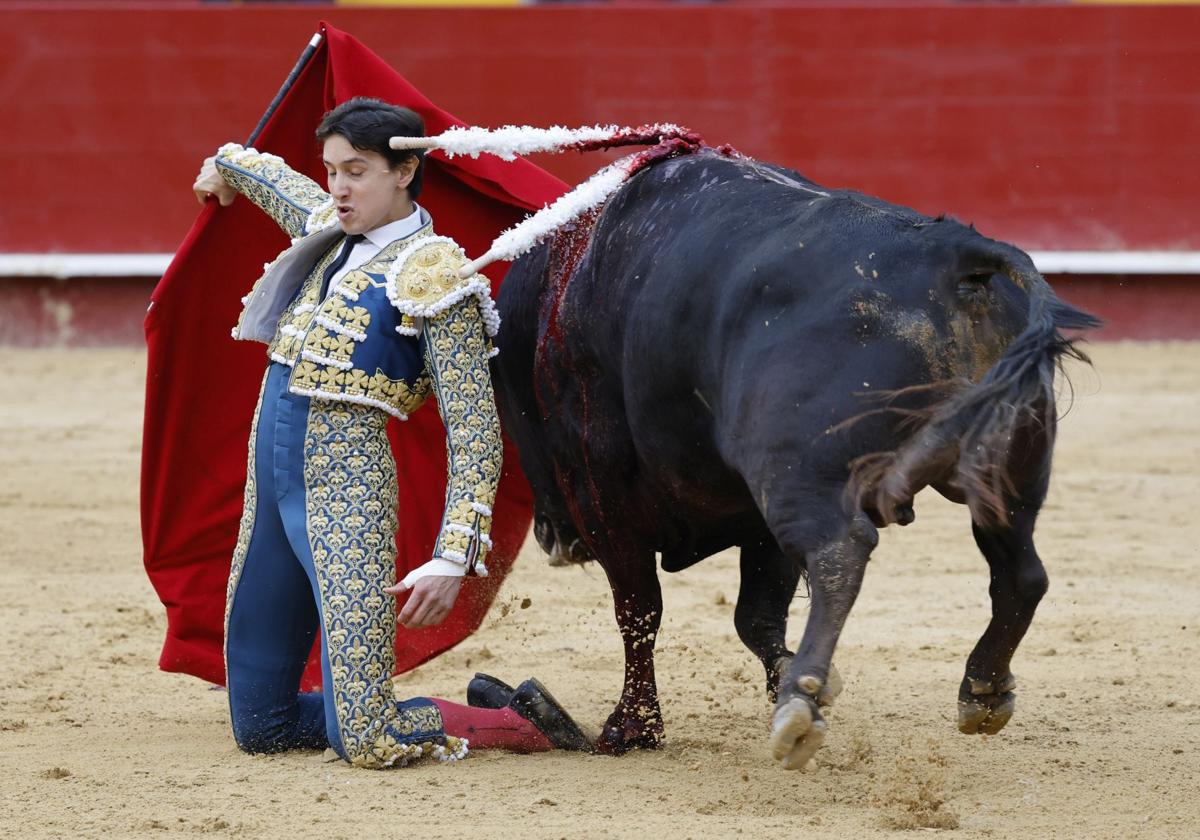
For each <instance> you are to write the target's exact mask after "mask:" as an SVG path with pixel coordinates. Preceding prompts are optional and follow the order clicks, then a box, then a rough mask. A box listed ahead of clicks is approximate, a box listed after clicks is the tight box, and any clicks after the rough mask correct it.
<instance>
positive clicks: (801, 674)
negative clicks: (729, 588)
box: [770, 514, 879, 770]
mask: <svg viewBox="0 0 1200 840" xmlns="http://www.w3.org/2000/svg"><path fill="white" fill-rule="evenodd" d="M843 518H844V515H843ZM835 523H836V520H834V521H832V522H831V521H825V522H816V523H814V525H815V527H814V528H813V530H814V531H815V532H816V533H805V532H804V531H803V530H801V531H799V532H798V533H795V532H794V533H790V534H788V533H787V532H786V531H785V532H784V535H783V538H782V539H781V540H780V545H781V546H783V547H784V551H787V552H789V553H790V552H794V551H803V552H804V556H805V558H806V560H807V563H808V582H809V589H810V591H811V598H812V602H811V604H810V606H809V614H808V624H807V625H806V627H805V629H804V638H803V639H802V640H801V642H800V649H799V650H798V651H796V655H795V657H794V658H793V659H792V664H791V667H790V668H789V669H788V674H787V677H786V678H785V679H784V680H783V683H782V685H780V687H779V699H778V701H777V703H776V705H775V714H774V717H773V718H772V721H771V738H770V745H771V752H772V754H773V755H774V756H775V759H776V760H778V761H780V762H782V764H783V766H784V768H785V769H788V770H801V769H803V768H804V766H805V765H806V764H807V763H808V761H809V759H811V758H812V757H813V755H814V754H815V753H816V751H817V749H818V748H819V747H820V746H821V742H822V741H823V740H824V738H825V729H826V724H825V719H824V717H822V715H821V712H820V706H821V705H822V704H823V701H824V700H825V699H826V698H827V697H828V696H829V693H830V689H831V688H832V684H833V682H834V677H835V676H836V672H833V671H832V658H833V651H834V648H835V647H836V646H837V642H838V637H839V636H841V633H842V628H843V626H844V625H845V623H846V617H847V616H848V615H849V614H850V608H851V607H853V606H854V601H855V599H856V598H857V597H858V590H859V588H860V587H861V585H862V579H863V574H864V573H865V571H866V568H867V561H868V560H869V559H870V556H871V551H872V549H874V548H875V546H876V544H877V543H878V542H879V533H878V531H876V529H875V527H874V526H873V525H872V524H871V522H870V520H868V519H867V517H866V516H865V515H863V514H857V515H855V516H854V517H853V518H852V519H851V520H849V521H848V522H846V523H845V525H844V526H843V527H842V528H841V529H836V525H835ZM831 525H835V527H834V528H832V529H831V528H830V526H831ZM830 530H834V531H835V532H836V531H837V530H840V531H841V533H840V534H839V535H838V536H835V537H833V538H824V539H822V537H821V536H820V534H821V532H825V533H828V532H829V531H830Z"/></svg>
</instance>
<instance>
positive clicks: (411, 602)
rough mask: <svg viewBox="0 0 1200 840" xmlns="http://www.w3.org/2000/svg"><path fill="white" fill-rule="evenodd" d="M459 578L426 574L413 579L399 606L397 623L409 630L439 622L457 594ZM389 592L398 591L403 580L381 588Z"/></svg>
mask: <svg viewBox="0 0 1200 840" xmlns="http://www.w3.org/2000/svg"><path fill="white" fill-rule="evenodd" d="M461 586H462V578H461V577H457V576H454V575H428V576H427V577H423V578H420V579H419V580H417V581H416V582H415V583H413V588H412V591H411V592H410V594H409V596H408V602H407V603H405V605H404V609H402V610H400V623H401V624H402V625H404V626H405V627H407V628H408V629H410V630H414V629H416V628H418V627H432V626H434V625H435V624H441V623H442V622H443V621H445V620H446V616H448V615H450V609H451V608H452V607H453V606H454V601H455V600H456V599H457V598H458V590H459V587H461ZM383 591H384V592H387V593H389V594H391V595H400V594H402V593H403V592H404V591H405V589H404V587H403V584H400V583H397V584H396V585H395V586H391V587H388V588H387V589H385V590H383Z"/></svg>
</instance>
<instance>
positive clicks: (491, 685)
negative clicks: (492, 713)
mask: <svg viewBox="0 0 1200 840" xmlns="http://www.w3.org/2000/svg"><path fill="white" fill-rule="evenodd" d="M514 691H515V689H514V688H513V687H512V686H511V685H509V684H508V683H506V682H503V681H502V680H498V679H496V678H495V677H493V676H490V675H489V674H478V673H477V674H475V678H474V679H473V680H471V681H470V682H469V683H467V705H468V706H474V707H475V708H477V709H503V708H504V707H505V706H507V705H508V701H509V700H511V699H512V696H513V692H514Z"/></svg>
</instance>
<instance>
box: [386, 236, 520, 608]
mask: <svg viewBox="0 0 1200 840" xmlns="http://www.w3.org/2000/svg"><path fill="white" fill-rule="evenodd" d="M466 263H467V259H466V256H465V255H464V254H463V252H462V249H461V248H459V247H458V246H457V245H456V244H455V243H454V242H453V241H452V240H450V239H447V238H445V237H439V236H435V237H429V238H426V239H424V240H422V241H420V242H417V243H414V245H413V246H412V248H411V253H409V254H407V255H404V254H402V255H400V256H399V257H398V258H397V259H396V263H395V265H396V269H395V271H394V273H393V274H391V275H389V277H388V294H389V296H390V297H391V298H392V302H393V303H395V304H396V306H397V307H398V308H399V309H400V311H401V312H402V313H404V317H403V322H402V326H401V327H399V330H400V331H410V330H411V331H412V332H413V333H415V334H419V335H420V337H421V344H422V346H423V348H424V354H425V361H426V365H427V366H428V370H429V375H430V377H431V378H432V380H433V388H434V393H435V395H436V396H437V402H438V408H439V410H440V411H441V414H442V420H443V422H444V423H445V424H446V463H447V486H446V507H445V512H444V514H443V517H442V527H441V532H440V534H439V535H438V540H437V545H436V547H435V548H434V553H433V557H434V559H433V560H432V561H430V562H429V563H427V564H426V565H425V566H422V567H421V568H419V569H416V570H415V571H413V572H412V573H411V574H410V575H409V576H408V578H406V579H405V583H406V584H409V585H411V583H412V581H413V580H415V579H417V578H419V577H422V576H424V575H427V574H441V575H446V574H479V575H486V574H487V570H486V568H485V567H484V564H483V559H484V557H485V555H486V554H487V552H488V550H489V549H490V548H491V544H492V543H491V537H490V532H491V526H492V505H493V504H495V499H496V487H497V484H498V483H499V481H500V465H501V459H502V457H503V443H502V442H501V437H500V420H499V417H498V415H497V413H496V401H495V397H494V395H493V390H492V379H491V373H490V371H489V369H488V358H489V356H490V355H492V349H491V340H490V336H491V335H494V334H495V331H496V328H497V327H498V326H499V319H498V316H497V315H496V313H495V309H494V308H493V306H492V301H491V298H490V297H489V286H488V282H487V279H486V278H484V277H482V276H480V275H475V276H473V277H470V278H468V279H466V280H462V279H459V277H458V270H459V269H460V268H461V267H462V266H463V265H465V264H466Z"/></svg>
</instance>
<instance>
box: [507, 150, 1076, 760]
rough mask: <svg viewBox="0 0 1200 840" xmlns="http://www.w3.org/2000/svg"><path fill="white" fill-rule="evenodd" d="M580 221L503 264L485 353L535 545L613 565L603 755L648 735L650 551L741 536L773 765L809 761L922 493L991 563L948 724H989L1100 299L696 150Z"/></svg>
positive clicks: (1025, 265)
mask: <svg viewBox="0 0 1200 840" xmlns="http://www.w3.org/2000/svg"><path fill="white" fill-rule="evenodd" d="M593 218H594V219H595V222H594V226H593V225H592V224H591V219H589V220H588V221H587V222H586V223H582V224H580V225H579V226H578V228H576V229H575V230H573V231H569V232H566V233H563V234H560V235H559V237H558V239H557V241H555V242H553V243H551V244H549V245H546V246H542V247H540V248H539V249H538V250H536V251H535V252H533V253H531V254H530V255H529V256H527V257H525V258H523V259H521V260H520V261H518V262H517V263H516V264H515V265H514V266H513V268H512V269H511V271H510V272H509V275H508V278H507V280H506V281H505V283H504V285H503V290H502V292H501V294H500V297H499V307H500V311H501V316H502V318H503V323H504V327H503V329H502V330H501V334H500V337H499V338H500V341H499V345H500V350H501V352H500V355H499V357H498V358H497V360H496V363H495V374H496V381H497V398H498V403H499V407H500V412H501V417H502V421H503V424H504V426H505V429H506V431H507V432H508V434H510V435H511V436H512V438H513V439H514V441H515V442H516V444H517V447H518V449H519V451H520V456H521V465H522V467H523V468H524V470H525V473H526V475H527V476H528V478H529V481H530V484H531V485H532V487H533V491H534V497H535V500H536V502H535V504H536V516H537V525H536V531H537V535H538V538H539V541H540V542H541V544H542V546H543V548H546V550H547V551H550V552H551V553H552V554H553V555H557V556H558V557H562V556H564V555H565V556H567V557H568V558H569V559H587V558H594V559H596V560H597V561H598V562H599V563H600V565H601V566H602V567H603V568H604V570H605V572H606V573H607V575H608V579H609V583H610V584H611V586H612V591H613V598H614V604H615V610H616V617H617V623H618V624H619V626H620V629H621V635H622V637H623V639H624V644H625V685H624V690H623V692H622V694H621V699H620V701H619V702H618V704H617V707H616V709H615V710H614V711H613V713H612V715H611V716H610V717H609V719H608V721H607V723H606V725H605V727H604V731H603V733H602V734H601V737H600V741H599V748H600V749H601V750H604V751H608V752H614V753H615V752H623V751H625V750H627V749H629V748H632V747H649V746H654V745H656V744H658V743H659V741H660V740H661V738H662V733H663V726H662V719H661V715H660V711H659V705H658V697H657V690H656V687H655V680H654V661H653V647H654V638H655V635H656V633H657V631H658V628H659V623H660V618H661V613H662V597H661V591H660V588H659V583H658V577H657V572H656V569H655V554H656V552H657V553H659V554H660V556H661V561H662V566H663V568H664V569H665V570H667V571H677V570H680V569H683V568H685V567H687V566H689V565H691V564H693V563H695V562H698V561H699V560H702V559H703V558H705V557H707V556H709V555H711V554H713V553H715V552H717V551H720V550H722V549H725V548H728V547H730V546H740V548H741V589H740V592H739V595H738V602H737V609H736V612H735V616H734V621H735V624H736V627H737V631H738V635H739V636H740V637H741V639H742V640H743V642H744V643H745V644H746V646H747V647H748V648H749V649H750V650H751V651H753V652H754V653H755V654H756V655H757V656H758V657H759V659H761V660H762V662H763V664H764V666H765V668H766V671H767V680H768V690H769V691H770V692H772V694H775V693H776V689H777V705H776V708H775V712H774V717H773V720H772V732H771V736H770V740H771V747H772V750H773V752H774V754H775V756H776V758H777V759H779V760H781V761H782V762H783V764H784V766H785V767H802V766H804V764H805V763H806V762H807V761H808V759H809V758H810V757H811V756H812V754H813V752H815V750H816V749H817V747H818V746H819V745H820V741H821V739H822V738H823V735H824V730H825V721H824V719H823V718H822V716H821V713H820V708H821V707H822V706H823V705H825V704H827V703H828V702H830V701H831V700H832V698H833V696H835V694H836V692H837V690H839V684H838V683H839V681H838V680H837V675H836V672H835V671H831V667H832V665H831V658H832V656H833V652H834V648H835V646H836V644H837V640H838V636H839V634H840V633H841V631H842V627H843V624H844V622H845V620H846V617H847V615H848V614H849V612H850V608H851V606H852V605H853V603H854V600H855V597H856V596H857V594H858V590H859V586H860V584H861V581H862V578H863V572H864V570H865V568H866V564H867V560H868V558H869V557H870V554H871V550H872V549H873V548H874V547H875V545H876V543H877V541H878V532H877V530H876V529H877V527H879V526H882V525H886V524H888V523H891V522H900V523H901V524H907V523H908V522H909V521H911V520H912V508H911V505H912V498H913V496H914V495H915V494H916V493H917V491H919V490H920V489H922V488H923V487H925V486H932V487H935V488H936V489H938V490H939V491H940V492H942V493H943V494H944V495H946V496H947V497H949V498H951V499H953V500H955V501H959V502H965V503H967V504H969V505H970V508H971V514H972V529H973V532H974V535H975V540H976V543H977V544H978V546H979V549H980V551H981V552H982V553H983V555H984V557H985V558H986V560H987V562H988V565H989V567H990V570H991V590H990V591H991V597H992V619H991V623H990V624H989V625H988V627H987V630H986V631H985V632H984V634H983V637H982V638H981V639H980V640H979V643H978V644H977V645H976V647H975V649H974V651H973V652H972V653H971V655H970V657H969V658H968V660H967V666H966V675H965V677H964V679H963V681H962V685H961V688H960V690H959V695H958V702H959V707H958V708H959V728H960V729H962V731H964V732H987V733H992V732H996V731H998V730H999V729H1000V728H1001V727H1003V726H1004V724H1005V723H1006V722H1007V721H1008V719H1009V717H1010V716H1011V714H1012V710H1013V705H1014V703H1013V693H1012V691H1013V687H1014V681H1013V678H1012V674H1011V672H1010V670H1009V662H1010V660H1011V658H1012V655H1013V653H1014V651H1015V650H1016V648H1017V645H1018V644H1019V643H1020V641H1021V638H1022V637H1023V636H1024V634H1025V631H1026V630H1027V628H1028V627H1029V623H1030V620H1031V619H1032V617H1033V613H1034V610H1035V608H1036V607H1037V604H1038V601H1039V600H1040V599H1041V597H1042V594H1043V593H1044V591H1045V589H1046V585H1047V578H1046V574H1045V571H1044V569H1043V566H1042V563H1041V560H1040V559H1039V558H1038V555H1037V553H1036V551H1035V549H1034V546H1033V538H1032V535H1033V528H1034V521H1035V519H1036V517H1037V514H1038V510H1039V508H1040V507H1041V505H1042V502H1043V500H1044V498H1045V495H1046V489H1047V483H1048V479H1049V473H1050V457H1051V449H1052V446H1053V440H1054V429H1055V407H1054V391H1053V382H1054V375H1055V370H1056V367H1057V365H1058V362H1059V361H1060V358H1061V357H1062V356H1063V355H1064V354H1073V355H1078V354H1076V352H1075V350H1074V348H1073V347H1072V345H1071V343H1070V342H1069V341H1067V340H1065V339H1064V338H1063V337H1062V336H1061V335H1060V334H1059V329H1062V328H1079V329H1084V328H1089V327H1092V326H1095V325H1096V323H1097V322H1096V321H1095V319H1093V318H1092V317H1091V316H1088V315H1086V314H1084V313H1081V312H1079V311H1078V310H1075V309H1072V308H1071V307H1069V306H1067V305H1066V304H1064V303H1062V302H1060V301H1059V300H1058V299H1057V298H1056V297H1055V296H1054V294H1053V292H1052V291H1051V290H1050V288H1049V287H1048V286H1047V285H1046V283H1045V281H1044V280H1043V279H1042V278H1041V276H1040V275H1039V274H1038V273H1037V271H1036V269H1035V268H1034V266H1033V264H1032V262H1031V261H1030V259H1029V257H1028V256H1027V255H1026V254H1024V253H1023V252H1021V251H1020V250H1018V249H1016V248H1014V247H1012V246H1009V245H1006V244H1003V243H1000V242H996V241H993V240H990V239H987V238H985V237H983V236H981V235H979V234H978V233H976V232H975V231H974V230H973V229H971V228H968V227H965V226H963V225H961V224H958V223H957V222H955V221H953V220H950V219H944V218H936V219H934V218H929V217H926V216H922V215H920V214H918V213H916V212H914V211H912V210H909V209H907V208H903V207H898V206H895V205H891V204H888V203H886V202H883V201H880V200H878V199H875V198H871V197H869V196H865V195H861V194H858V193H854V192H850V191H843V190H826V189H824V188H822V187H819V186H818V185H816V184H814V183H812V182H810V181H808V180H806V179H805V178H803V177H802V176H800V175H798V174H796V173H794V172H791V171H789V170H785V169H781V168H778V167H773V166H769V165H764V164H761V163H756V162H753V161H749V160H745V159H741V158H736V157H727V156H723V155H721V154H718V153H716V152H714V151H711V150H705V151H703V152H700V153H698V154H695V155H690V156H686V157H681V158H676V159H673V160H669V161H666V162H663V163H659V164H656V165H654V166H652V167H650V168H648V169H645V170H643V171H641V172H640V173H638V174H637V175H635V176H634V177H633V178H631V180H630V181H629V182H628V183H627V184H626V185H625V186H623V187H622V188H621V189H620V190H619V191H618V192H617V193H616V194H615V195H614V196H613V197H612V198H611V199H610V200H609V201H608V202H607V204H606V205H605V206H604V207H603V208H602V210H601V211H600V212H599V213H598V215H596V216H594V217H593ZM801 576H807V581H808V587H809V592H810V594H811V604H810V611H809V616H808V623H807V626H806V627H805V630H804V636H803V639H802V641H801V643H800V647H799V649H798V650H797V651H796V652H795V654H794V656H793V654H792V653H791V652H790V651H789V650H788V649H787V647H786V644H785V640H784V636H785V631H786V625H787V612H788V606H789V604H790V602H791V600H792V599H793V597H794V595H795V591H796V588H797V585H798V583H799V580H800V578H801ZM931 594H932V593H931Z"/></svg>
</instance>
